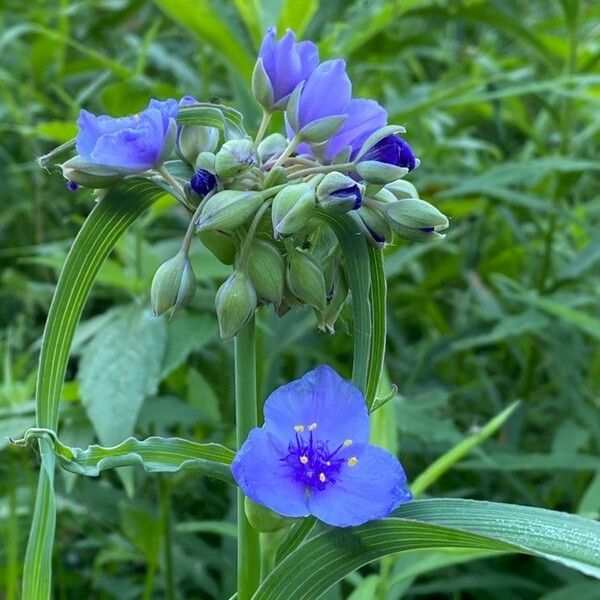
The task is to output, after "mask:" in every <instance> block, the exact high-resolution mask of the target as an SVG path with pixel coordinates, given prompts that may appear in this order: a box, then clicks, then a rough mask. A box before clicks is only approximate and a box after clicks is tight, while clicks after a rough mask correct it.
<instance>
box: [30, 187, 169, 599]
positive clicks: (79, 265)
mask: <svg viewBox="0 0 600 600" xmlns="http://www.w3.org/2000/svg"><path fill="white" fill-rule="evenodd" d="M163 194H164V192H163V191H162V190H161V189H160V188H158V187H157V186H155V185H154V184H152V183H151V182H149V181H147V180H145V179H140V178H133V179H128V180H126V181H124V182H123V183H121V184H120V185H118V186H116V187H114V188H113V189H111V190H109V191H108V192H107V193H106V195H105V196H104V197H103V198H102V200H100V201H99V202H98V203H97V204H96V206H95V207H94V210H93V211H92V212H91V213H90V215H89V217H88V218H87V220H86V221H85V223H84V225H83V227H82V228H81V230H80V231H79V234H78V235H77V238H76V239H75V242H74V243H73V246H72V247H71V250H70V252H69V254H68V256H67V259H66V261H65V265H64V267H63V270H62V272H61V275H60V278H59V281H58V284H57V286H56V290H55V292H54V297H53V299H52V304H51V306H50V311H49V313H48V319H47V321H46V328H45V329H44V337H43V342H42V351H41V354H40V363H39V370H38V380H37V388H36V419H37V425H38V427H41V428H46V429H50V430H53V431H54V430H56V428H57V425H58V405H59V402H60V392H61V389H62V384H63V380H64V377H65V371H66V368H67V361H68V358H69V350H70V348H71V343H72V341H73V334H74V333H75V327H76V326H77V323H78V322H79V318H80V317H81V312H82V310H83V306H84V304H85V301H86V299H87V297H88V294H89V292H90V289H91V287H92V283H93V282H94V279H95V277H96V274H97V273H98V270H99V269H100V267H101V265H102V263H103V262H104V261H105V260H106V258H107V256H108V255H109V253H110V251H111V250H112V249H113V247H114V245H115V244H116V242H117V240H118V239H119V238H120V237H121V235H122V234H123V232H124V231H125V230H126V229H127V228H128V227H129V226H130V225H131V224H132V223H133V222H134V221H135V220H136V219H137V218H138V217H139V216H140V215H141V214H142V213H143V212H144V211H145V210H146V209H147V208H148V207H150V206H151V205H152V204H153V203H154V202H155V201H156V200H157V199H158V198H159V197H160V196H162V195H163ZM40 452H41V457H42V468H41V470H40V479H39V482H38V489H37V495H36V501H35V509H34V514H33V523H32V525H31V531H30V534H29V542H28V545H27V552H26V555H25V565H24V569H23V598H39V599H41V600H43V599H46V598H50V591H51V585H52V583H51V575H52V568H51V565H52V545H53V540H54V529H55V522H56V507H55V500H54V487H53V481H54V467H55V456H54V452H53V450H52V446H51V445H50V444H49V442H48V441H47V440H40Z"/></svg>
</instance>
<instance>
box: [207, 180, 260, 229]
mask: <svg viewBox="0 0 600 600" xmlns="http://www.w3.org/2000/svg"><path fill="white" fill-rule="evenodd" d="M262 202H263V196H262V195H261V194H260V193H258V192H244V191H237V190H225V191H223V192H219V193H218V194H215V195H214V196H211V197H210V198H208V199H207V200H206V201H205V203H204V208H203V209H202V212H201V213H200V218H199V219H198V221H196V231H207V230H211V229H222V230H224V231H231V230H232V229H235V228H236V227H239V226H240V225H243V224H244V223H245V222H246V221H247V220H248V218H250V217H251V216H252V215H253V214H254V213H255V212H256V211H257V210H258V208H259V206H260V205H261V204H262Z"/></svg>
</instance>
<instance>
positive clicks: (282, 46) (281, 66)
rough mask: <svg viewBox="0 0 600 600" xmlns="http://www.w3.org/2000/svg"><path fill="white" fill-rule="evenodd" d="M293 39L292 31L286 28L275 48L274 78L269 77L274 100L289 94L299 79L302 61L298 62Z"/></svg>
mask: <svg viewBox="0 0 600 600" xmlns="http://www.w3.org/2000/svg"><path fill="white" fill-rule="evenodd" d="M295 41H296V38H295V36H294V33H293V32H292V31H290V30H289V29H288V30H287V33H286V34H285V35H284V36H283V38H281V40H279V42H278V43H277V49H276V50H275V79H274V80H273V79H272V78H271V83H272V84H273V91H274V93H275V102H277V101H279V100H281V99H282V98H284V97H285V96H287V95H289V94H291V93H292V92H293V91H294V88H295V87H296V86H297V85H298V83H300V81H301V80H300V73H301V71H302V63H301V62H300V56H299V55H298V53H297V52H296V50H295V48H294V43H295Z"/></svg>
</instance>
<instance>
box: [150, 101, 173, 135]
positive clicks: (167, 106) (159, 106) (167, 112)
mask: <svg viewBox="0 0 600 600" xmlns="http://www.w3.org/2000/svg"><path fill="white" fill-rule="evenodd" d="M148 108H154V109H156V110H158V112H160V114H161V115H162V119H163V127H164V130H165V132H166V131H167V127H168V126H169V120H170V119H176V118H177V113H178V112H179V103H178V102H177V100H174V99H173V98H169V99H168V100H164V101H161V100H155V99H154V98H152V99H151V100H150V102H148ZM144 112H145V111H144ZM142 114H143V113H142Z"/></svg>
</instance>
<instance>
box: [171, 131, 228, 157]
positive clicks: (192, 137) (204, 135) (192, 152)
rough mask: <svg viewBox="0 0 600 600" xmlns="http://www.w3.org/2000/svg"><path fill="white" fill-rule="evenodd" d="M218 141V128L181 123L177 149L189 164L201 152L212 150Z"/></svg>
mask: <svg viewBox="0 0 600 600" xmlns="http://www.w3.org/2000/svg"><path fill="white" fill-rule="evenodd" d="M218 143H219V130H218V129H217V128H215V127H204V126H202V125H182V126H181V127H180V128H179V135H178V136H177V151H178V152H179V155H180V156H181V157H182V158H183V159H184V160H186V161H187V162H188V163H190V165H195V163H196V159H197V158H198V155H199V154H200V153H201V152H213V151H214V150H215V149H216V147H217V145H218Z"/></svg>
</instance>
